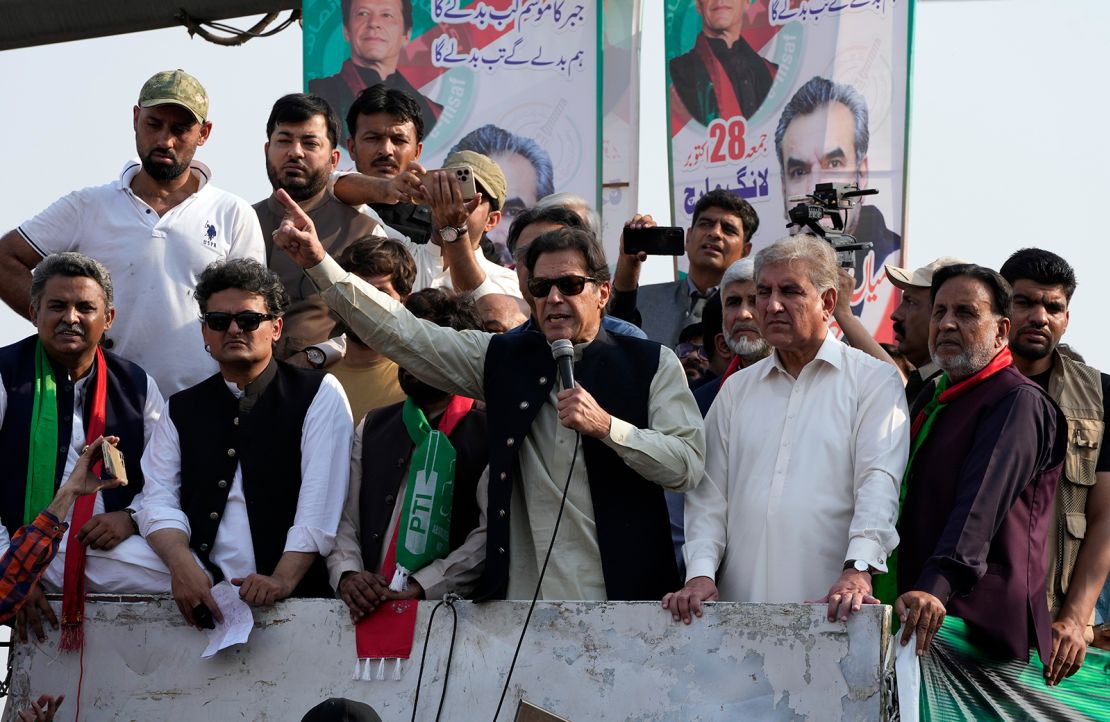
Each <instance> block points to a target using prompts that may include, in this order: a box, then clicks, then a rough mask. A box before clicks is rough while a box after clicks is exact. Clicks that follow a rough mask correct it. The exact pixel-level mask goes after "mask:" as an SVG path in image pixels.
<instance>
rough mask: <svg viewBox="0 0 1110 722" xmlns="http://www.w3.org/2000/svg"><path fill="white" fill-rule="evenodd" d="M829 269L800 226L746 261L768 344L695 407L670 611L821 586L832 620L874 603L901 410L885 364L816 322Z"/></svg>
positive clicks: (830, 294) (896, 478)
mask: <svg viewBox="0 0 1110 722" xmlns="http://www.w3.org/2000/svg"><path fill="white" fill-rule="evenodd" d="M836 272H837V269H836V265H835V257H834V256H833V255H832V253H831V250H830V247H829V246H828V245H827V244H826V243H825V242H824V241H820V240H817V239H814V238H811V237H802V236H798V237H794V238H791V239H788V240H785V241H780V242H779V243H778V244H775V246H771V247H769V248H767V249H764V251H761V252H760V254H759V256H757V258H756V277H757V294H758V296H757V298H758V300H757V308H758V311H759V314H758V315H759V322H760V326H761V329H762V331H763V335H764V337H765V338H766V339H767V341H768V342H769V343H771V345H772V346H774V347H775V351H774V353H773V354H772V355H771V356H769V357H767V358H765V359H763V360H762V361H759V362H758V363H756V364H754V365H752V366H751V367H749V368H746V369H744V370H743V371H741V372H739V373H736V374H734V375H733V376H731V377H730V378H729V379H728V380H727V381H726V382H725V384H724V386H723V387H722V389H721V391H720V394H719V395H718V397H717V399H716V401H715V403H714V404H713V407H712V408H711V409H710V411H709V415H708V416H707V417H706V421H705V432H706V465H705V476H704V477H703V478H702V481H701V483H700V484H699V485H698V486H697V488H696V489H694V490H692V491H690V492H689V493H687V495H686V512H685V513H686V546H685V549H684V554H685V558H686V569H687V572H686V580H687V583H686V586H685V587H684V588H683V590H681V591H680V592H677V593H675V594H669V595H667V597H666V598H665V599H664V606H667V608H668V609H670V611H671V612H672V614H673V615H674V617H675V619H676V620H677V619H679V618H681V619H683V620H685V621H687V622H689V620H690V613H691V612H693V613H694V614H695V615H699V616H700V609H701V607H700V603H701V601H703V600H713V599H717V598H720V599H723V600H727V601H742V602H770V603H779V602H804V601H809V600H817V599H820V598H822V597H824V598H825V599H823V600H822V601H827V602H829V615H830V618H832V617H833V616H834V615H838V616H839V617H840V618H841V619H847V615H848V613H849V612H850V611H855V610H858V609H859V605H860V604H862V603H871V602H872V601H873V600H874V598H873V597H872V596H871V576H872V575H873V574H879V573H884V572H886V561H887V557H888V555H889V554H890V552H891V551H892V550H893V549H894V547H895V546H896V545H897V543H898V535H897V532H896V531H895V521H896V516H897V511H898V487H899V483H900V480H901V478H902V472H903V469H904V468H905V465H906V458H907V455H908V451H909V429H908V424H907V410H906V402H905V398H904V393H903V390H902V384H901V381H900V377H899V376H898V372H897V371H896V370H895V368H894V366H892V365H889V364H885V363H883V362H880V361H878V360H876V359H873V358H872V357H870V356H868V355H866V354H864V353H863V352H861V351H858V350H856V349H853V348H850V347H848V346H845V345H844V344H842V343H840V342H839V341H837V340H836V339H835V338H834V337H833V336H832V334H830V333H829V332H828V320H829V316H830V315H831V313H832V309H833V308H834V307H835V301H836ZM830 585H831V587H830ZM718 595H719V596H718Z"/></svg>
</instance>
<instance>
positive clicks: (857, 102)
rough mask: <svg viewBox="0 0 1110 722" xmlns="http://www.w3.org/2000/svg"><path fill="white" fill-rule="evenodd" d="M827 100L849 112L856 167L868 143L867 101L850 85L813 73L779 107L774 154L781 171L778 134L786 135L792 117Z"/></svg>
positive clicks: (805, 112)
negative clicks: (852, 123)
mask: <svg viewBox="0 0 1110 722" xmlns="http://www.w3.org/2000/svg"><path fill="white" fill-rule="evenodd" d="M829 103H841V104H842V105H844V106H845V107H847V108H848V110H850V111H852V118H853V119H854V120H855V126H856V127H855V131H856V132H855V145H856V167H857V168H858V167H859V166H860V165H861V164H862V163H863V159H864V158H866V157H867V146H868V145H869V144H870V143H871V131H870V130H868V127H867V122H868V117H867V101H866V100H864V98H863V95H862V94H860V92H859V91H858V90H856V89H855V88H853V87H852V86H851V85H847V84H845V83H834V82H833V81H831V80H829V79H828V78H822V77H819V76H816V75H815V76H813V77H812V78H810V79H809V80H808V81H807V82H806V84H805V85H803V86H802V87H800V88H798V91H797V92H796V93H794V96H793V97H792V98H790V100H789V101H787V103H786V105H785V106H784V107H783V109H782V115H780V116H779V125H778V128H776V129H775V154H776V155H777V156H778V159H779V168H780V169H781V171H782V172H783V173H785V172H786V167H785V166H784V165H783V163H782V137H783V136H784V135H786V128H787V127H788V126H789V125H790V123H791V122H792V121H793V120H794V118H795V117H797V116H799V115H809V114H810V113H812V112H814V111H816V110H817V109H818V108H820V107H821V106H823V105H828V104H829Z"/></svg>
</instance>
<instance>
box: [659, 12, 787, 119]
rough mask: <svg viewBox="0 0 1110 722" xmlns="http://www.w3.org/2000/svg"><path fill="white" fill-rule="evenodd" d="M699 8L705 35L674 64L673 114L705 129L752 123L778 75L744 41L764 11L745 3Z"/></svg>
mask: <svg viewBox="0 0 1110 722" xmlns="http://www.w3.org/2000/svg"><path fill="white" fill-rule="evenodd" d="M695 6H696V8H697V12H698V15H699V16H700V17H701V32H700V33H698V35H697V39H696V40H695V41H694V46H693V47H692V48H690V49H689V50H688V52H686V53H684V54H683V55H679V56H678V57H676V58H674V59H672V60H671V62H670V71H671V83H672V85H671V108H672V109H673V111H675V113H676V114H677V115H679V116H680V115H681V112H682V111H685V113H686V114H687V115H688V116H689V117H690V118H693V119H694V120H696V121H698V122H699V123H701V124H702V125H709V123H710V122H712V121H713V120H715V119H717V118H721V119H725V120H727V119H728V118H733V117H736V116H743V117H745V118H750V117H752V116H753V115H755V113H756V111H758V110H759V107H760V106H761V105H763V101H764V100H766V99H767V94H768V93H769V92H770V90H771V84H772V82H774V79H775V73H776V72H777V71H778V66H777V65H775V64H774V63H772V62H770V61H769V60H767V59H765V58H764V57H763V56H761V55H760V54H759V53H757V52H756V51H755V49H754V48H752V46H751V45H750V44H749V42H748V40H747V39H745V37H744V33H745V29H746V26H747V25H749V24H750V23H751V22H752V21H753V20H754V19H755V16H756V14H757V13H759V12H760V6H759V5H757V4H753V3H751V2H747V1H746V0H695Z"/></svg>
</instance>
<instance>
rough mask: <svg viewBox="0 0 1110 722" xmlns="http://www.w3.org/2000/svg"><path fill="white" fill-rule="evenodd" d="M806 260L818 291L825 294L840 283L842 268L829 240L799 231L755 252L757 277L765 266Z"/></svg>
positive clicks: (809, 273)
mask: <svg viewBox="0 0 1110 722" xmlns="http://www.w3.org/2000/svg"><path fill="white" fill-rule="evenodd" d="M795 261H804V262H805V264H806V270H807V273H808V275H809V280H810V283H812V284H813V287H814V288H816V289H817V293H824V292H825V291H827V290H828V289H830V288H837V287H838V286H839V285H840V284H839V281H840V268H839V267H838V266H837V265H836V253H835V252H834V251H833V249H832V246H830V245H829V244H828V242H827V241H823V240H821V239H820V238H817V237H816V236H810V235H807V234H805V233H799V234H798V235H795V236H787V237H786V238H783V239H782V240H781V241H777V242H775V243H772V244H771V245H769V246H767V247H766V248H764V249H762V250H760V251H759V253H757V254H755V276H756V278H759V274H760V273H761V272H762V271H763V269H764V268H765V267H766V266H771V265H777V264H780V263H785V264H791V263H794V262H795Z"/></svg>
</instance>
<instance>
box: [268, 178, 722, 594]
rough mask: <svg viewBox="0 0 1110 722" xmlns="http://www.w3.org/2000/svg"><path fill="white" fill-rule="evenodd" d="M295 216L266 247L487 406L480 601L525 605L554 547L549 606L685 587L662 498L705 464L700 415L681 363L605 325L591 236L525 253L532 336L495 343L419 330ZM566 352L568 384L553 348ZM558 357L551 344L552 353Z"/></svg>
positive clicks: (432, 372)
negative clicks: (281, 252)
mask: <svg viewBox="0 0 1110 722" xmlns="http://www.w3.org/2000/svg"><path fill="white" fill-rule="evenodd" d="M278 197H279V199H281V200H282V202H283V203H284V204H285V205H286V207H287V209H288V211H289V212H288V215H287V218H286V220H285V221H284V222H283V223H282V226H281V227H280V228H279V229H278V230H277V231H276V232H275V234H274V241H275V244H276V245H278V246H279V247H281V248H283V249H285V250H286V251H287V252H288V253H289V255H290V256H291V257H292V258H293V260H294V261H296V262H297V263H298V264H299V265H300V266H301V267H303V268H304V269H305V271H306V273H307V274H308V277H309V278H310V279H312V281H313V282H314V283H315V284H316V286H317V288H318V289H319V290H320V293H321V297H322V298H323V299H324V301H325V302H326V303H327V304H328V306H329V307H331V309H332V310H334V311H335V312H336V313H338V314H339V316H340V317H341V318H342V319H343V320H344V321H345V322H346V323H347V324H348V327H349V328H350V329H351V330H352V331H353V332H354V333H355V334H356V335H358V337H359V338H361V339H362V340H363V341H364V342H365V343H367V344H369V345H370V346H371V347H373V348H374V349H375V350H378V351H380V352H381V353H383V354H385V355H386V356H388V357H389V358H391V359H392V360H393V361H394V362H396V363H397V364H399V365H400V366H402V367H403V368H405V369H407V370H408V371H409V372H410V373H412V374H413V375H415V376H416V377H417V378H419V379H420V380H422V381H424V382H425V383H428V384H431V385H432V386H434V387H436V388H439V389H443V390H445V391H449V392H450V393H453V394H460V395H463V396H469V397H472V398H475V399H479V400H482V401H484V402H485V403H486V407H487V418H488V420H489V443H490V454H489V474H490V483H489V505H488V519H487V547H486V562H485V568H484V571H483V578H482V583H481V585H480V587H479V589H480V593H479V598H494V597H506V598H509V599H530V598H531V596H532V594H533V593H534V592H535V591H536V586H537V584H538V583H539V582H540V571H541V569H542V568H543V562H544V557H545V556H546V553H547V549H548V545H549V544H551V543H552V542H551V540H552V537H553V532H554V531H555V525H556V521H557V519H558V516H559V509H560V502H561V501H562V498H563V494H564V489H566V505H565V508H564V509H563V511H562V518H561V520H559V522H558V523H559V526H558V534H557V538H556V539H555V541H554V548H553V551H552V554H551V558H550V562H549V563H548V566H547V569H546V572H544V574H543V580H542V584H541V585H540V597H541V598H542V599H548V600H552V599H568V600H583V599H586V600H634V599H657V598H660V597H661V596H662V595H663V594H665V593H666V592H667V591H669V590H670V589H671V588H672V585H673V584H674V583H675V582H677V581H679V580H678V570H677V567H676V564H675V557H674V548H673V546H672V545H671V535H670V524H669V521H668V517H667V507H666V502H665V501H664V496H663V490H664V489H668V490H672V491H686V490H688V489H691V488H693V487H694V486H695V485H696V484H697V482H698V481H699V480H700V478H701V475H702V469H703V465H704V461H705V438H704V434H703V432H702V423H701V418H700V415H699V413H698V409H697V405H696V404H695V403H694V399H693V396H692V395H691V394H690V391H689V389H688V386H687V384H686V377H685V374H684V373H683V370H682V366H681V364H680V363H679V361H678V358H677V357H676V356H675V355H674V353H673V352H672V351H671V350H670V349H667V348H664V347H662V346H660V345H659V344H657V343H653V342H650V341H644V340H642V339H636V338H630V337H625V336H617V335H611V334H608V333H606V332H605V330H604V329H603V328H602V327H601V317H602V314H604V312H605V305H606V303H607V302H608V300H609V294H610V290H611V287H610V281H609V268H608V266H607V265H606V263H605V255H604V253H603V251H602V250H601V246H600V245H599V244H598V242H597V239H596V238H595V237H594V236H593V234H591V233H589V232H588V231H583V230H570V229H562V230H557V231H551V232H549V233H545V234H544V235H542V236H540V237H539V238H537V239H536V240H535V241H533V242H532V244H531V245H529V247H528V249H527V254H526V256H525V259H524V266H525V267H526V268H527V269H528V288H529V290H530V291H531V293H532V296H533V297H534V299H535V319H534V320H535V323H534V326H535V327H536V329H537V330H535V331H526V332H522V333H516V334H504V335H500V336H497V335H493V334H489V333H484V332H480V331H461V332H457V331H453V330H450V329H445V328H442V327H440V326H436V325H435V324H432V323H428V322H426V321H421V320H420V319H417V318H415V317H414V316H413V315H412V314H410V313H409V312H408V311H407V310H406V309H405V308H404V307H403V306H402V305H401V304H400V303H397V302H396V301H394V300H393V299H392V298H390V297H389V296H387V295H385V294H383V293H381V292H379V291H378V290H377V289H375V288H374V287H373V286H371V285H369V284H367V283H365V282H363V281H362V280H361V279H360V278H358V277H357V276H354V275H352V274H349V273H347V272H345V271H343V270H342V269H341V268H340V267H339V265H338V264H337V263H336V262H335V261H334V260H333V259H332V258H331V257H329V256H328V255H327V254H326V253H325V252H324V249H323V247H322V246H321V245H320V243H319V240H318V239H317V237H316V231H315V229H314V228H313V226H312V221H311V219H309V218H308V216H306V215H305V214H304V212H303V211H302V210H301V209H300V208H299V207H298V206H297V205H296V204H295V203H294V202H293V201H292V200H290V199H289V198H288V196H286V195H285V194H284V193H282V192H280V191H279V193H278ZM561 339H565V340H568V341H570V342H571V344H572V348H571V351H572V353H573V359H574V364H573V375H574V379H575V384H574V386H573V388H567V389H563V388H561V385H560V384H559V383H557V380H558V378H557V377H558V375H559V374H558V372H557V365H556V359H555V357H554V356H553V348H552V344H553V343H554V342H556V341H559V340H561ZM554 351H555V352H559V351H560V349H558V348H556V349H554Z"/></svg>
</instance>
